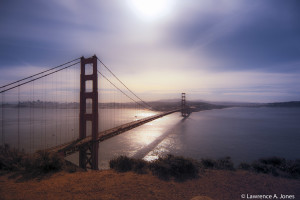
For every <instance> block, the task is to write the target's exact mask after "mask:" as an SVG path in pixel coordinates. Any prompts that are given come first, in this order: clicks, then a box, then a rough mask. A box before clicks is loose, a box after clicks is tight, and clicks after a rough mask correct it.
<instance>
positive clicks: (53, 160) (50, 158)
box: [23, 151, 65, 173]
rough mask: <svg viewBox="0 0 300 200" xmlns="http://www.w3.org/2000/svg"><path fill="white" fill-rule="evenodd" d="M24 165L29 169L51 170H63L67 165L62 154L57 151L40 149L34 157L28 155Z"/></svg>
mask: <svg viewBox="0 0 300 200" xmlns="http://www.w3.org/2000/svg"><path fill="white" fill-rule="evenodd" d="M23 165H24V166H25V169H26V170H27V171H40V172H45V173H47V172H50V171H59V170H62V169H63V168H64V166H65V161H64V158H63V157H62V156H60V155H59V154H57V153H49V152H45V151H38V152H37V153H36V154H35V155H34V156H32V157H26V158H25V159H24V161H23Z"/></svg>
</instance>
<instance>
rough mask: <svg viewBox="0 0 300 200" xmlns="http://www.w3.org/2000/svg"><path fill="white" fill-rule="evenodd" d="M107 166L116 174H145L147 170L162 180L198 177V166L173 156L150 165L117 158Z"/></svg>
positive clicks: (130, 159) (140, 160)
mask: <svg viewBox="0 0 300 200" xmlns="http://www.w3.org/2000/svg"><path fill="white" fill-rule="evenodd" d="M109 166H110V168H111V169H114V170H116V171H118V172H127V171H134V172H136V173H146V172H147V170H148V169H149V170H150V171H151V172H152V174H153V175H155V176H158V177H159V178H163V179H169V178H170V177H174V178H175V179H178V180H182V179H185V178H190V177H196V176H197V175H198V166H197V164H196V162H195V161H194V160H191V159H186V158H183V157H180V156H173V155H167V156H165V157H160V158H159V159H157V160H155V161H153V162H150V163H149V162H146V161H144V160H142V159H133V158H128V157H127V156H119V157H117V158H115V159H113V160H111V161H110V162H109Z"/></svg>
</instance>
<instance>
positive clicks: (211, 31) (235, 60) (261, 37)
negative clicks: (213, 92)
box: [169, 1, 300, 71]
mask: <svg viewBox="0 0 300 200" xmlns="http://www.w3.org/2000/svg"><path fill="white" fill-rule="evenodd" d="M207 6H208V7H207V10H206V11H204V12H202V10H196V11H195V12H194V13H190V10H187V11H186V12H185V13H184V14H183V16H188V17H180V18H178V19H176V22H177V23H174V24H173V25H172V26H171V27H170V29H169V33H170V34H172V35H173V37H171V38H172V40H171V41H170V42H171V43H173V44H175V45H177V46H178V47H179V48H184V49H193V50H194V51H195V56H197V55H199V56H200V58H201V59H202V57H205V58H206V59H207V60H212V62H211V64H210V66H207V68H210V69H212V70H225V71H226V70H247V69H259V70H261V69H263V70H266V71H286V70H294V69H295V67H293V66H294V64H295V63H298V62H299V61H300V58H299V53H300V37H299V35H300V25H299V23H298V19H299V17H300V15H299V12H298V11H297V9H295V7H293V6H295V1H290V2H285V3H280V2H278V1H274V3H273V1H272V2H270V1H263V2H258V1H255V2H254V3H253V4H251V5H250V4H249V3H248V2H240V3H237V4H233V5H232V6H233V7H228V8H227V10H226V8H223V10H222V11H223V12H218V11H216V10H214V9H213V7H210V6H212V5H207ZM297 6H298V8H299V4H297ZM195 7H201V3H200V2H199V3H198V6H195ZM221 7H222V6H221ZM226 11H227V12H226ZM274 65H276V66H277V67H274ZM279 65H280V66H281V67H278V66H279ZM299 68H300V66H299V65H298V67H297V70H298V71H299Z"/></svg>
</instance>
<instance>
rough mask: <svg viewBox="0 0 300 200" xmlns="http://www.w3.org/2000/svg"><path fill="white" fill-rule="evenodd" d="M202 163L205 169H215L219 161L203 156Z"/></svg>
mask: <svg viewBox="0 0 300 200" xmlns="http://www.w3.org/2000/svg"><path fill="white" fill-rule="evenodd" d="M201 165H202V166H203V167H204V169H214V168H216V167H217V162H216V161H215V160H213V159H210V158H202V159H201Z"/></svg>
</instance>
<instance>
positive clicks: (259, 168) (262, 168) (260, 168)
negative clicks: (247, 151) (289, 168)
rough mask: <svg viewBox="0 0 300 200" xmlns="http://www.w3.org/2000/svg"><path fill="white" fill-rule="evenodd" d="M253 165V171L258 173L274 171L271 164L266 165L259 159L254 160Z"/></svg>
mask: <svg viewBox="0 0 300 200" xmlns="http://www.w3.org/2000/svg"><path fill="white" fill-rule="evenodd" d="M251 166H252V169H253V171H255V172H257V173H264V174H267V173H270V172H271V171H272V167H271V166H268V165H265V164H263V163H261V162H259V161H254V162H253V163H252V165H251Z"/></svg>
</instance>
